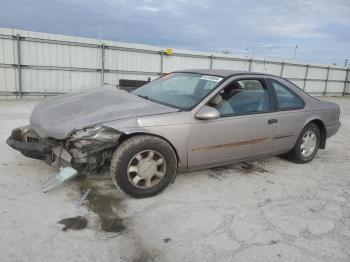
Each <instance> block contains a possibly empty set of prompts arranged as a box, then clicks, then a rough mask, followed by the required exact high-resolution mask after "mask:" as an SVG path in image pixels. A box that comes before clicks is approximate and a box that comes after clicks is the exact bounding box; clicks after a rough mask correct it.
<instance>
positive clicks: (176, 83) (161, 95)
mask: <svg viewBox="0 0 350 262" xmlns="http://www.w3.org/2000/svg"><path fill="white" fill-rule="evenodd" d="M222 79H223V78H221V77H217V76H210V75H202V74H194V73H172V74H168V75H166V76H164V77H161V78H159V79H157V80H155V81H153V82H150V83H148V84H146V85H144V86H142V87H140V88H138V89H136V90H134V91H133V92H132V93H133V94H135V95H138V96H141V97H143V98H145V99H149V100H151V101H154V102H158V103H160V104H164V105H168V106H171V107H175V108H178V109H182V110H189V109H192V108H193V107H195V106H196V105H197V104H198V103H199V102H200V101H202V99H203V98H204V97H206V96H207V95H208V94H209V93H210V92H211V91H213V90H214V89H215V87H216V86H217V85H218V84H219V82H221V80H222Z"/></svg>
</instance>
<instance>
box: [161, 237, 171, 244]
mask: <svg viewBox="0 0 350 262" xmlns="http://www.w3.org/2000/svg"><path fill="white" fill-rule="evenodd" d="M169 241H171V238H168V237H167V238H163V242H164V243H165V244H166V243H168V242H169Z"/></svg>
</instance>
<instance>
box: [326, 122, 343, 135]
mask: <svg viewBox="0 0 350 262" xmlns="http://www.w3.org/2000/svg"><path fill="white" fill-rule="evenodd" d="M340 126H341V122H340V121H338V123H336V124H334V125H329V126H327V127H326V130H327V138H330V137H331V136H333V135H335V134H336V133H337V132H338V130H339V128H340Z"/></svg>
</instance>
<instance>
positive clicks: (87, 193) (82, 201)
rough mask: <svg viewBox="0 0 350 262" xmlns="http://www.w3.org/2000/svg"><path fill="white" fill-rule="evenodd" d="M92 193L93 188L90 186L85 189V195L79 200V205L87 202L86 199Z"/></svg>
mask: <svg viewBox="0 0 350 262" xmlns="http://www.w3.org/2000/svg"><path fill="white" fill-rule="evenodd" d="M90 193H91V188H89V189H88V190H86V191H85V193H84V195H83V196H82V197H81V199H80V200H79V202H78V204H77V206H78V207H80V206H82V205H84V203H85V201H86V199H87V198H88V196H89V194H90Z"/></svg>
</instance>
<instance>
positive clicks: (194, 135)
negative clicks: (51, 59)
mask: <svg viewBox="0 0 350 262" xmlns="http://www.w3.org/2000/svg"><path fill="white" fill-rule="evenodd" d="M339 115H340V109H339V106H338V105H337V104H335V103H331V102H325V101H320V100H318V99H316V98H313V97H311V96H309V95H308V94H306V93H305V92H304V91H303V90H301V89H299V88H298V87H297V86H295V85H294V84H293V83H291V82H289V81H288V80H286V79H283V78H280V77H277V76H273V75H267V74H260V73H253V72H241V71H232V70H185V71H177V72H173V73H170V74H167V75H165V76H163V77H161V78H159V79H157V80H155V81H152V82H150V83H148V84H146V85H144V86H142V87H140V88H138V89H136V90H134V91H133V92H131V93H128V92H126V91H122V90H120V89H117V88H107V87H103V88H95V89H91V90H87V91H83V92H77V93H71V94H65V95H60V96H57V97H52V98H48V99H46V100H44V101H42V102H40V103H39V104H38V105H37V106H36V107H35V108H34V110H33V112H32V115H31V117H30V124H29V125H28V126H25V127H19V128H16V129H14V130H13V131H12V134H11V136H10V137H9V138H8V140H7V143H8V145H10V146H11V147H12V148H14V149H16V150H19V151H20V152H21V153H22V154H23V155H25V156H27V157H31V158H35V159H40V160H44V161H46V162H47V163H49V164H50V165H56V166H71V167H73V168H74V169H76V170H78V171H79V172H80V173H89V172H95V171H98V170H99V169H100V168H101V167H103V166H105V165H110V170H111V176H112V179H113V181H114V184H115V185H116V186H117V188H119V189H121V190H122V191H123V192H125V193H127V194H129V195H131V196H133V197H138V198H140V197H149V196H153V195H155V194H157V193H159V192H161V191H162V190H164V189H165V188H166V187H167V186H168V185H169V184H170V183H171V182H172V181H174V179H175V176H176V173H177V172H183V171H186V170H192V169H199V168H208V167H214V166H220V165H227V164H231V163H237V162H241V161H246V160H253V159H258V158H265V157H268V156H272V155H282V154H284V155H286V156H287V157H288V158H289V159H290V160H292V161H294V162H296V163H307V162H309V161H311V160H312V159H313V158H314V157H315V155H316V153H317V151H318V149H324V148H325V147H326V139H327V138H329V137H331V136H332V135H334V134H335V133H336V132H337V131H338V129H339V127H340V121H339Z"/></svg>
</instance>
